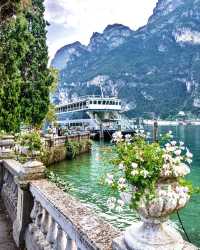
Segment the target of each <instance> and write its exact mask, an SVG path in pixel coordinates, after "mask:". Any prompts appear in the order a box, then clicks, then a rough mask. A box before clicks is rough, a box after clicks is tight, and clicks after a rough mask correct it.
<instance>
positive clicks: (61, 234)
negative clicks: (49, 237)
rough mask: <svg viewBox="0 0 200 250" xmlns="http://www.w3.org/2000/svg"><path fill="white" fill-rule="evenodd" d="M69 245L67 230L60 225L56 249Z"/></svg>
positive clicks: (61, 249) (62, 249)
mask: <svg viewBox="0 0 200 250" xmlns="http://www.w3.org/2000/svg"><path fill="white" fill-rule="evenodd" d="M66 245H67V238H66V235H65V232H64V231H63V230H62V228H61V227H60V226H59V225H58V235H57V240H56V250H65V249H66Z"/></svg>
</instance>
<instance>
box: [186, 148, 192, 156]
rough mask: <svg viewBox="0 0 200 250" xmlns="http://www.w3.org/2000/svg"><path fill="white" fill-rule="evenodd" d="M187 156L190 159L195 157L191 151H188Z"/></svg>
mask: <svg viewBox="0 0 200 250" xmlns="http://www.w3.org/2000/svg"><path fill="white" fill-rule="evenodd" d="M186 156H187V157H188V158H192V157H193V154H192V153H190V151H189V150H187V153H186Z"/></svg>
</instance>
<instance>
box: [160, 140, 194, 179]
mask: <svg viewBox="0 0 200 250" xmlns="http://www.w3.org/2000/svg"><path fill="white" fill-rule="evenodd" d="M163 150H164V155H163V159H164V164H163V168H162V171H161V176H165V177H169V176H174V177H183V176H186V175H187V174H189V173H190V168H189V166H188V165H187V164H186V163H188V164H191V163H192V157H193V155H192V153H190V152H189V150H188V149H187V148H186V147H185V146H184V143H183V142H179V143H178V142H176V141H171V142H169V143H167V144H165V147H164V149H163Z"/></svg>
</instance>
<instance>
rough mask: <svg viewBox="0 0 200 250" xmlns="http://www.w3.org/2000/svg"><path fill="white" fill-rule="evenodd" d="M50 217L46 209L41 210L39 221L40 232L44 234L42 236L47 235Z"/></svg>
mask: <svg viewBox="0 0 200 250" xmlns="http://www.w3.org/2000/svg"><path fill="white" fill-rule="evenodd" d="M50 219H51V218H50V216H49V213H48V212H47V210H46V209H44V208H43V211H42V221H41V230H42V232H43V233H44V235H47V233H48V229H49V226H50Z"/></svg>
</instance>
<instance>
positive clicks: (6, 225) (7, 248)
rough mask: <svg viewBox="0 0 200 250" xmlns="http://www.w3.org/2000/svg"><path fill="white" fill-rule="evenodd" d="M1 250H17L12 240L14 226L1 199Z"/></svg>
mask: <svg viewBox="0 0 200 250" xmlns="http://www.w3.org/2000/svg"><path fill="white" fill-rule="evenodd" d="M0 250H17V247H16V246H15V243H14V241H13V238H12V225H11V222H10V221H9V218H8V215H7V213H6V210H5V208H4V205H3V202H2V200H1V198H0Z"/></svg>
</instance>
